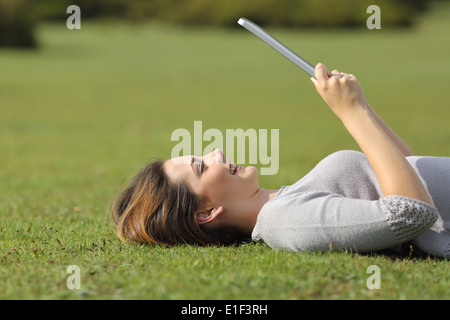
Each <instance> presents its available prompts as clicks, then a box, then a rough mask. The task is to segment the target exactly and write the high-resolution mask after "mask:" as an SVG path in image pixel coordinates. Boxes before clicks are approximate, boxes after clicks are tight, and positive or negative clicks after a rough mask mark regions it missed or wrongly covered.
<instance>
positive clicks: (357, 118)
mask: <svg viewBox="0 0 450 320" xmlns="http://www.w3.org/2000/svg"><path fill="white" fill-rule="evenodd" d="M315 74H316V78H317V80H316V79H314V78H312V79H311V80H312V82H313V83H314V84H315V85H316V89H317V91H318V92H319V94H320V95H321V96H322V98H323V100H325V102H326V103H327V104H328V106H329V107H330V108H331V110H333V112H334V113H335V114H336V115H337V116H338V117H339V119H341V121H342V122H343V124H344V126H345V128H346V129H347V131H348V132H349V133H350V134H351V135H352V137H353V138H354V139H355V141H356V142H357V143H358V145H359V146H360V148H361V150H362V151H363V152H364V154H365V155H366V157H367V160H369V163H370V165H371V166H372V169H373V170H374V172H375V174H376V176H377V178H378V182H379V183H380V187H381V190H382V192H383V194H384V195H385V196H387V195H401V196H405V197H410V198H414V199H417V200H420V201H423V202H426V203H428V204H430V205H433V202H432V200H431V199H430V197H429V195H428V193H427V190H426V189H425V187H424V185H423V184H422V181H421V179H420V178H419V176H418V175H417V173H416V172H415V171H414V169H413V168H412V167H411V165H410V164H409V162H408V161H407V160H406V158H405V155H404V153H402V151H401V147H399V143H396V140H395V139H393V138H395V136H394V134H393V132H390V131H388V133H386V132H385V131H384V129H383V127H384V128H387V126H385V125H384V124H383V122H381V118H379V117H377V116H376V115H375V113H374V112H372V111H371V110H372V109H371V107H370V105H369V104H368V103H367V101H366V98H365V97H364V93H363V91H362V89H361V86H360V85H359V82H358V79H356V78H355V76H353V75H349V74H345V73H339V72H338V71H337V70H334V71H333V72H332V73H331V74H329V73H328V70H327V68H325V66H324V65H323V64H321V63H319V64H318V65H317V66H316V72H315ZM377 119H378V120H377Z"/></svg>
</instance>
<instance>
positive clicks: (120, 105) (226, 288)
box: [0, 2, 450, 299]
mask: <svg viewBox="0 0 450 320" xmlns="http://www.w3.org/2000/svg"><path fill="white" fill-rule="evenodd" d="M449 17H450V3H448V2H447V3H441V4H436V5H435V6H433V10H432V11H430V12H428V13H427V14H426V15H425V16H423V18H422V19H421V20H420V21H419V23H418V24H417V26H416V27H415V28H413V29H407V30H389V29H381V30H368V29H365V30H359V31H352V30H345V31H327V30H322V31H315V30H314V31H308V30H302V31H296V30H281V29H270V32H271V33H273V34H274V35H275V36H277V37H278V38H279V39H280V40H281V41H283V42H284V43H286V44H287V45H288V46H289V47H291V48H292V49H294V50H295V51H298V52H299V53H300V54H301V55H302V56H303V57H305V58H307V59H308V60H310V62H311V63H317V62H319V61H320V62H323V63H324V64H325V65H327V66H328V67H329V68H330V69H334V68H336V69H339V70H341V71H345V72H349V73H354V74H355V75H357V76H358V78H359V80H360V82H361V84H362V85H363V88H364V90H365V93H366V96H367V98H368V100H369V102H370V103H371V104H372V106H373V107H374V108H375V109H376V110H377V111H378V113H379V114H380V115H381V116H383V117H384V119H385V120H386V121H387V122H388V123H389V124H390V125H391V126H392V127H393V128H394V130H396V131H397V132H398V133H399V135H400V136H402V137H403V138H404V140H405V141H406V142H407V143H408V144H409V145H410V147H411V148H412V150H413V151H414V152H415V153H416V154H422V155H435V156H450V127H449V125H448V122H449V120H448V119H449V118H450V108H449V107H450V93H449V90H448V84H449V80H450V42H449V37H448V32H449V31H450V19H449ZM237 18H238V17H237ZM38 35H39V40H40V43H41V46H40V48H39V49H38V50H36V51H17V50H5V49H2V50H0V155H1V156H0V299H353V298H355V299H372V298H376V299H432V298H437V299H449V298H450V279H449V270H450V269H449V262H448V261H442V260H438V259H434V258H430V257H415V256H413V257H395V256H391V255H386V254H370V255H359V254H354V253H351V252H315V253H292V252H280V251H274V250H272V249H270V248H269V247H268V246H266V245H263V244H254V243H249V244H245V245H242V246H239V247H231V248H222V247H219V248H216V247H207V248H202V247H183V246H182V247H178V248H173V249H166V248H161V247H146V246H130V245H125V244H123V243H121V242H120V241H119V240H118V239H116V237H115V235H114V230H113V226H112V222H111V219H110V207H111V204H112V201H113V198H114V196H115V194H116V193H117V191H118V190H119V189H120V188H121V187H122V186H123V185H124V183H125V181H126V180H127V179H128V178H129V177H130V176H131V175H133V174H134V173H135V172H136V171H137V170H138V169H139V168H140V167H142V166H143V165H144V164H146V163H147V162H149V161H151V160H153V159H155V158H163V159H167V158H169V157H170V153H171V150H172V148H173V147H174V145H175V143H174V142H172V141H171V140H170V138H171V133H172V132H173V131H174V130H175V129H177V128H186V129H188V130H189V131H190V132H193V125H194V121H195V120H201V121H203V130H206V129H207V128H217V129H219V130H221V131H222V132H225V130H226V129H227V128H232V129H237V128H243V129H244V130H246V129H248V128H254V129H269V130H270V129H279V130H280V131H279V133H280V141H279V152H280V168H279V172H278V174H277V175H274V176H261V177H260V185H261V186H262V187H266V188H278V187H280V186H281V185H289V184H292V183H294V182H296V181H297V180H298V179H300V178H301V177H302V176H303V175H305V174H306V173H307V172H308V171H309V170H310V169H312V168H313V166H314V165H315V164H316V163H317V162H319V161H320V160H321V159H322V158H323V157H325V156H326V155H328V154H330V153H332V152H334V151H337V150H341V149H356V150H357V149H358V147H357V145H356V143H355V142H353V140H352V138H351V137H350V135H349V134H348V133H347V132H346V131H345V130H344V128H343V126H342V125H341V123H340V122H339V121H338V120H337V119H336V118H335V116H334V115H333V114H332V112H331V111H330V110H328V109H327V107H326V105H325V104H324V102H323V101H322V100H321V99H320V97H319V96H318V95H317V93H316V92H315V90H314V86H313V84H312V83H311V82H310V80H309V78H308V77H307V76H305V74H304V73H303V72H302V71H301V70H299V69H297V68H296V67H295V66H294V65H292V64H291V63H290V62H289V61H287V60H285V59H284V58H283V57H281V56H279V55H278V54H277V53H275V52H274V51H272V50H271V49H270V48H268V47H267V46H266V45H264V44H263V43H261V42H259V40H257V39H256V38H255V37H254V36H252V35H251V34H249V33H248V32H246V31H245V30H240V29H236V30H221V29H196V28H193V29H182V28H176V27H172V26H166V25H164V24H160V23H156V22H154V23H148V24H143V25H142V24H137V25H127V24H124V23H120V22H113V21H107V22H95V23H94V22H84V21H83V22H82V30H80V31H75V30H74V31H70V30H68V29H67V28H66V27H65V23H60V24H44V25H40V26H39V33H38ZM70 265H77V266H79V268H80V271H81V289H80V290H69V289H68V288H67V285H66V280H67V278H68V277H69V275H70V274H67V273H66V270H67V267H68V266H70ZM371 265H377V266H379V267H380V270H381V278H380V279H381V289H380V290H369V289H368V288H367V286H366V281H367V278H368V277H369V276H370V274H368V273H367V268H368V267H369V266H371Z"/></svg>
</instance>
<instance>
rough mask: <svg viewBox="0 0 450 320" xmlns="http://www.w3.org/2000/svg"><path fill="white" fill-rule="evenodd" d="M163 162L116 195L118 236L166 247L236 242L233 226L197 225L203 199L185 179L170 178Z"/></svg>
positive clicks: (154, 163) (124, 239)
mask: <svg viewBox="0 0 450 320" xmlns="http://www.w3.org/2000/svg"><path fill="white" fill-rule="evenodd" d="M163 165H164V162H163V161H160V160H158V161H155V162H152V163H150V164H149V165H148V166H147V167H145V168H143V169H142V170H141V171H140V172H138V174H136V176H135V177H134V178H133V179H132V180H131V181H130V183H129V185H128V186H127V187H126V188H125V189H124V190H123V191H122V192H121V193H120V194H119V195H118V196H117V199H116V201H115V203H114V205H113V211H112V217H113V221H114V223H115V224H116V232H117V235H118V236H119V238H120V239H121V240H122V241H124V242H127V240H130V241H132V242H137V243H147V244H160V245H166V246H175V245H178V244H183V243H186V244H199V245H207V244H219V243H220V244H230V243H234V242H236V241H237V240H238V239H239V238H240V237H239V235H238V234H237V232H236V231H235V230H234V229H229V228H227V229H220V230H214V231H211V230H209V229H208V230H207V229H203V228H202V227H200V226H199V225H198V223H197V221H196V219H195V213H196V211H197V210H198V208H199V206H200V203H201V199H200V198H199V197H198V196H197V195H196V194H195V193H194V192H192V191H191V190H190V189H189V187H188V186H187V185H186V184H185V183H184V182H177V183H174V182H172V181H170V180H169V178H168V177H167V175H166V173H165V172H164V168H163Z"/></svg>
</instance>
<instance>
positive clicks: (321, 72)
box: [315, 63, 330, 83]
mask: <svg viewBox="0 0 450 320" xmlns="http://www.w3.org/2000/svg"><path fill="white" fill-rule="evenodd" d="M315 75H316V79H317V80H318V83H320V82H321V81H324V80H327V79H328V78H329V77H330V73H329V72H328V69H327V67H325V66H324V65H323V64H322V63H318V64H317V65H316V68H315Z"/></svg>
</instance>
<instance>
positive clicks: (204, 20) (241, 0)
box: [0, 0, 431, 47]
mask: <svg viewBox="0 0 450 320" xmlns="http://www.w3.org/2000/svg"><path fill="white" fill-rule="evenodd" d="M430 1H431V0H0V46H19V47H34V46H36V40H35V37H34V27H35V26H36V24H37V23H39V22H40V21H44V20H60V21H63V20H64V21H65V20H66V19H67V18H68V17H69V14H67V13H66V9H67V7H68V6H69V5H78V6H79V7H80V9H81V18H82V20H84V19H96V18H118V19H126V20H130V21H143V20H146V19H159V20H164V21H167V22H170V23H176V24H182V25H205V26H207V25H213V26H224V27H231V26H236V21H237V20H238V19H239V18H240V17H242V16H244V17H247V18H249V19H251V20H253V21H255V22H256V23H258V24H261V25H264V26H268V25H270V26H285V27H303V28H313V27H322V28H327V27H328V28H330V27H333V28H335V27H365V22H366V19H367V18H368V16H369V15H368V14H367V13H366V9H367V7H368V6H369V5H372V4H376V5H378V6H379V7H380V8H381V23H382V26H410V25H412V24H413V22H414V20H415V18H416V16H417V15H418V14H420V13H421V12H423V11H425V10H426V9H427V7H428V4H429V2H430Z"/></svg>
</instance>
